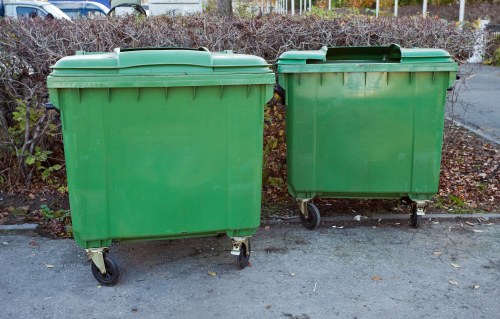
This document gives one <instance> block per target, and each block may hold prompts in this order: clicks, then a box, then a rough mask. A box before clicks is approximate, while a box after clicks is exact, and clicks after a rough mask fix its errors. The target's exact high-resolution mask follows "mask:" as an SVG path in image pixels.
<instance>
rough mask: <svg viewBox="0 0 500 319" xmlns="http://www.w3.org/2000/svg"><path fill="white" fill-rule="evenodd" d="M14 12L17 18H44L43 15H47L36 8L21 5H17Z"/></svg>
mask: <svg viewBox="0 0 500 319" xmlns="http://www.w3.org/2000/svg"><path fill="white" fill-rule="evenodd" d="M16 13H17V16H18V17H19V18H36V17H40V18H45V16H46V15H47V14H46V13H45V12H43V11H42V10H39V9H37V8H33V7H23V6H18V7H17V8H16Z"/></svg>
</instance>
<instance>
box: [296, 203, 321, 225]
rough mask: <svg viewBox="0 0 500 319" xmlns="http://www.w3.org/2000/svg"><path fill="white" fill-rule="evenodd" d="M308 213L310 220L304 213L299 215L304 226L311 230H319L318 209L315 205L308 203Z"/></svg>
mask: <svg viewBox="0 0 500 319" xmlns="http://www.w3.org/2000/svg"><path fill="white" fill-rule="evenodd" d="M307 213H308V215H309V217H308V218H306V217H305V216H304V214H302V212H301V213H300V214H299V216H300V221H301V222H302V226H304V227H305V228H307V229H311V230H313V229H316V228H318V226H319V222H320V216H319V209H318V207H316V205H314V204H313V203H307Z"/></svg>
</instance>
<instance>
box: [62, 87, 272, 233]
mask: <svg viewBox="0 0 500 319" xmlns="http://www.w3.org/2000/svg"><path fill="white" fill-rule="evenodd" d="M267 86H269V85H267ZM81 91H82V95H81V100H82V102H81V104H78V105H77V104H74V105H72V106H71V108H68V109H67V110H66V111H67V113H68V115H67V116H66V117H65V118H64V122H66V124H65V125H76V124H75V123H73V122H75V121H76V120H78V121H79V122H81V123H82V124H81V127H79V130H78V132H79V134H74V139H75V141H74V143H73V144H74V145H75V146H74V148H73V149H69V152H67V156H68V157H69V158H75V159H76V160H78V161H81V158H85V157H87V156H88V155H86V154H87V153H88V152H89V151H90V150H92V149H93V148H95V147H97V146H96V145H94V144H95V143H96V142H97V141H100V143H102V146H101V147H102V148H101V149H100V150H101V153H97V154H98V155H99V156H96V157H95V158H93V162H92V166H91V165H87V166H83V167H82V166H81V165H80V166H78V167H77V168H75V171H74V172H73V174H72V175H71V176H70V175H69V174H68V178H69V179H73V180H75V181H76V182H75V186H74V187H73V188H72V189H70V201H71V207H72V215H73V216H74V217H73V218H75V219H76V220H77V221H78V220H80V221H81V223H80V224H78V223H77V224H75V225H74V228H76V229H75V232H77V231H78V232H80V234H81V237H82V240H83V241H91V240H94V239H95V238H112V239H141V238H170V237H172V238H173V237H182V236H186V237H188V236H193V234H198V233H200V234H201V233H203V234H207V233H211V232H213V233H217V232H224V231H234V230H240V229H242V230H247V231H246V232H247V233H248V230H250V231H251V232H253V231H255V229H256V228H257V227H258V225H259V222H260V197H261V193H260V188H261V182H262V178H261V169H262V130H263V104H262V103H261V102H262V91H263V90H261V86H260V85H254V86H250V87H249V86H246V85H244V86H243V85H242V86H225V87H223V88H222V87H219V86H211V87H196V88H193V87H178V88H177V87H174V88H168V89H165V88H139V89H138V88H120V89H111V90H110V91H109V94H108V93H107V90H106V91H105V92H101V91H99V90H96V89H82V90H81ZM269 98H270V97H269ZM68 103H69V101H68ZM71 103H74V102H73V101H72V102H71ZM96 105H98V107H97V106H96ZM94 108H97V109H99V110H100V117H101V118H98V119H95V118H92V114H93V113H92V112H91V111H90V110H93V109H94ZM74 113H78V114H80V116H79V117H78V119H75V118H74V116H73V115H72V114H74ZM99 123H100V124H99ZM96 125H97V127H96ZM99 125H101V126H99ZM94 130H97V131H101V133H99V134H100V135H99V139H94V138H92V137H93V135H92V134H97V133H92V131H94ZM81 132H85V133H86V134H80V133H81ZM70 136H71V134H70ZM90 170H95V173H93V175H91V176H88V177H85V176H83V174H82V172H87V171H90ZM82 180H89V183H92V184H93V185H94V189H95V190H96V193H97V194H98V196H96V194H94V193H91V192H90V191H89V190H88V189H85V188H83V187H82V186H81V185H82V183H83V182H82ZM96 181H97V183H95V182H96ZM91 203H92V204H91ZM89 205H93V206H96V207H101V208H100V210H99V211H98V212H96V213H89V210H88V207H89ZM96 215H98V216H99V218H96ZM102 220H107V221H109V222H108V224H107V226H106V230H104V229H103V225H102V224H101V221H102ZM103 232H105V234H103ZM106 232H107V233H106Z"/></svg>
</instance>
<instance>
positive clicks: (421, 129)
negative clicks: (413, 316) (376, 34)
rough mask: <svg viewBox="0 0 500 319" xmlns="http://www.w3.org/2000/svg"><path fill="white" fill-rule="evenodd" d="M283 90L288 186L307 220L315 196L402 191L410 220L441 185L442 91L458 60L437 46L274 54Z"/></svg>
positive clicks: (397, 194)
mask: <svg viewBox="0 0 500 319" xmlns="http://www.w3.org/2000/svg"><path fill="white" fill-rule="evenodd" d="M277 64H278V82H279V84H280V85H281V86H282V87H283V89H284V90H285V101H286V123H287V128H286V134H287V139H286V140H287V164H288V190H289V193H290V194H291V195H292V196H293V197H295V198H296V199H297V200H298V201H299V202H300V205H299V206H300V211H301V214H300V217H301V219H302V222H303V225H304V226H305V227H307V228H310V229H314V228H316V227H317V226H318V225H319V220H320V216H319V211H318V209H317V207H316V206H315V205H314V204H313V203H312V202H310V201H311V200H312V199H314V198H406V199H410V200H411V201H412V213H411V223H412V225H413V226H415V227H416V226H417V225H418V223H419V216H421V215H423V214H424V210H423V207H424V205H425V203H426V201H428V200H430V199H431V198H432V197H433V195H434V194H435V193H436V192H437V189H438V183H439V172H440V162H441V147H442V139H443V124H444V107H445V102H446V91H447V89H449V88H450V87H451V86H452V85H453V84H454V81H455V80H456V72H457V69H458V65H457V63H455V62H454V61H453V59H452V58H451V57H450V55H449V54H448V52H446V51H444V50H439V49H403V48H400V47H399V46H398V45H395V44H392V45H389V46H382V47H323V48H322V49H320V50H317V51H288V52H285V53H283V54H282V55H281V56H280V57H279V60H278V62H277Z"/></svg>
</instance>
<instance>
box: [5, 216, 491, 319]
mask: <svg viewBox="0 0 500 319" xmlns="http://www.w3.org/2000/svg"><path fill="white" fill-rule="evenodd" d="M473 221H475V220H473ZM486 223H489V222H486ZM403 224H405V225H403ZM473 230H476V231H477V232H474V231H473ZM252 247H253V251H252V257H251V262H252V265H251V267H247V268H246V269H244V270H241V271H239V270H237V269H236V268H235V265H234V260H233V258H232V256H231V255H230V254H229V248H230V242H229V239H228V238H206V239H200V238H197V239H189V240H188V239H186V240H172V241H150V242H136V243H121V244H114V245H113V246H112V248H111V253H112V255H113V256H114V257H116V258H117V259H118V260H119V261H120V263H121V266H122V267H123V269H124V270H123V274H122V279H121V281H120V282H119V284H118V285H117V286H114V287H99V286H98V284H97V282H96V281H95V280H94V278H93V277H92V274H91V272H90V264H89V263H88V262H87V261H86V256H85V254H84V252H83V250H82V249H80V248H78V247H76V245H75V243H74V241H73V240H50V239H46V238H41V237H30V236H25V235H0V287H1V289H0V317H2V318H10V319H16V318H23V319H24V318H64V319H67V318H203V319H210V318H241V319H244V318H294V319H308V318H309V319H315V318H358V319H365V318H377V319H380V318H384V319H386V318H419V319H420V318H464V319H465V318H466V319H470V318H486V319H494V318H498V314H499V313H500V303H499V297H500V284H499V282H500V224H499V223H496V224H495V225H485V224H484V225H477V226H469V225H467V224H466V223H465V222H462V223H460V222H457V221H453V222H450V221H441V222H440V223H439V224H433V223H432V222H426V225H423V226H422V228H420V229H412V228H410V227H408V226H407V225H406V223H401V224H396V223H395V222H394V223H392V224H391V225H386V226H377V227H375V228H373V226H371V225H368V224H365V225H364V226H357V227H354V226H351V227H344V228H338V227H337V228H334V227H332V225H322V226H321V227H320V228H319V229H317V230H316V231H308V230H305V229H303V228H302V227H301V226H300V225H297V224H291V225H289V224H284V223H282V224H273V225H271V228H270V229H269V230H265V229H260V230H259V231H258V233H257V235H256V236H255V237H254V239H253V242H252ZM47 265H49V267H51V265H52V266H53V268H49V267H47ZM212 271H213V272H215V273H216V275H215V276H211V275H209V273H208V272H212Z"/></svg>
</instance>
